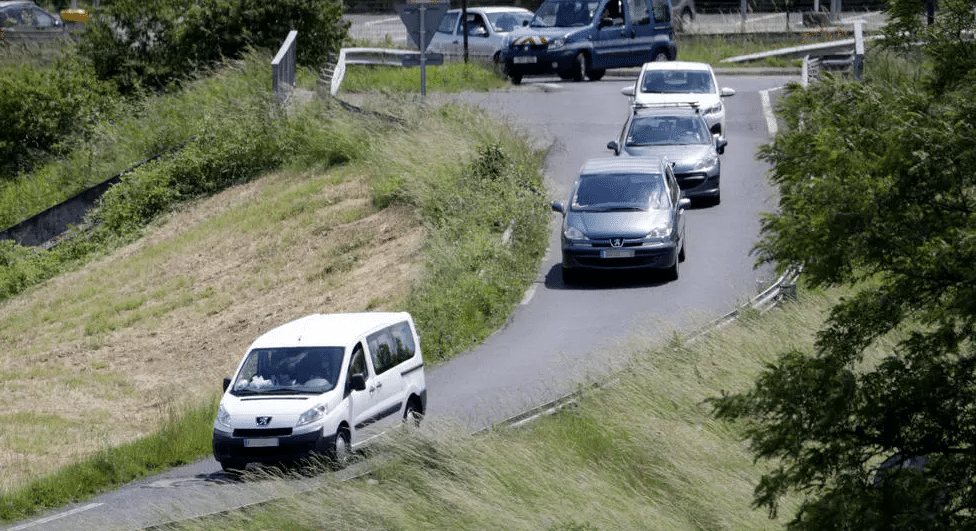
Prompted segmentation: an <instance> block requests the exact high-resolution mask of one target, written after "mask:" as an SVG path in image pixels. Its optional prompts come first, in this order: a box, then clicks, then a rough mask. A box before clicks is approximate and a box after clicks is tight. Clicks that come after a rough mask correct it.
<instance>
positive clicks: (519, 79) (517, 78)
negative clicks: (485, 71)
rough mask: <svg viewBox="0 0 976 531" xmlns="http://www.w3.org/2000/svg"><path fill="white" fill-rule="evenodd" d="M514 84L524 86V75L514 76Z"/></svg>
mask: <svg viewBox="0 0 976 531" xmlns="http://www.w3.org/2000/svg"><path fill="white" fill-rule="evenodd" d="M511 77H512V84H513V85H521V84H522V74H512V76H511Z"/></svg>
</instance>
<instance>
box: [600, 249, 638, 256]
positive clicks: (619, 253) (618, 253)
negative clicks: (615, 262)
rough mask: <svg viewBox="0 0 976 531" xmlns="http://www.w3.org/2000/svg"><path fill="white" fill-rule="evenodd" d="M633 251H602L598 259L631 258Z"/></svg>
mask: <svg viewBox="0 0 976 531" xmlns="http://www.w3.org/2000/svg"><path fill="white" fill-rule="evenodd" d="M633 257H634V250H633V249H604V250H602V251H600V258H633Z"/></svg>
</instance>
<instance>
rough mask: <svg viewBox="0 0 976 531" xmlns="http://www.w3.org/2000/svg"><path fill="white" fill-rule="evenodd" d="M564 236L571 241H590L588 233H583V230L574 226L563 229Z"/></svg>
mask: <svg viewBox="0 0 976 531" xmlns="http://www.w3.org/2000/svg"><path fill="white" fill-rule="evenodd" d="M563 236H565V237H566V239H567V240H570V241H590V239H589V238H588V237H587V236H586V234H583V231H581V230H579V229H577V228H576V227H573V226H568V227H566V229H565V230H564V231H563Z"/></svg>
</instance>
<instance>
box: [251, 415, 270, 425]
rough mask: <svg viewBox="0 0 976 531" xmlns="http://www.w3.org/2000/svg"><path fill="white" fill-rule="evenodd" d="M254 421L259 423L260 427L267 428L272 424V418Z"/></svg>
mask: <svg viewBox="0 0 976 531" xmlns="http://www.w3.org/2000/svg"><path fill="white" fill-rule="evenodd" d="M254 421H255V422H257V423H258V426H267V425H268V424H270V423H271V417H256V418H255V419H254Z"/></svg>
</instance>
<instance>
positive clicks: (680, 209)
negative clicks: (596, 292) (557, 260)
mask: <svg viewBox="0 0 976 531" xmlns="http://www.w3.org/2000/svg"><path fill="white" fill-rule="evenodd" d="M690 204H691V200H690V199H687V198H682V197H681V192H680V190H679V189H678V183H677V181H675V178H674V174H673V173H672V171H671V164H670V163H669V162H668V160H667V159H666V158H664V157H657V158H654V157H607V158H598V159H590V160H588V161H586V163H585V164H583V167H582V168H581V169H580V174H579V177H578V178H577V179H576V182H575V183H574V185H573V191H572V193H571V195H570V197H569V204H568V205H564V204H563V203H561V202H553V203H552V209H553V210H554V211H556V212H560V213H562V215H563V225H562V255H563V263H562V266H563V280H564V281H565V282H567V283H571V282H574V281H576V280H577V279H578V273H579V271H581V270H586V269H589V270H641V269H648V270H658V271H662V272H664V274H665V276H666V278H667V279H668V280H677V278H678V262H681V261H683V260H684V258H685V209H686V208H687V207H688V206H689V205H690Z"/></svg>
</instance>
